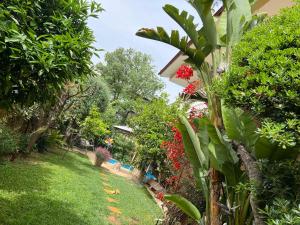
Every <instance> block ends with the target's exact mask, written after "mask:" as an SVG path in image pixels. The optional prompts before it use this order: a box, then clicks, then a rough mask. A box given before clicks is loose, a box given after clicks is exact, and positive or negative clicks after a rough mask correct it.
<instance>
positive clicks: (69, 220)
mask: <svg viewBox="0 0 300 225" xmlns="http://www.w3.org/2000/svg"><path fill="white" fill-rule="evenodd" d="M74 157H77V156H75V155H72V154H70V155H68V156H66V157H65V158H64V159H63V158H62V156H61V155H60V154H57V153H46V154H41V155H37V157H36V159H37V160H35V158H32V159H31V160H24V161H23V160H18V161H16V162H13V163H11V162H7V163H6V164H5V165H0V225H75V224H76V225H91V224H89V223H87V222H86V221H84V216H82V215H78V214H76V212H74V211H73V210H72V209H73V208H74V206H73V205H72V204H70V203H66V202H65V201H59V200H58V199H50V198H48V197H46V196H45V195H46V194H47V193H48V191H49V187H50V183H49V182H51V178H52V177H53V176H55V174H53V171H52V169H51V165H58V166H60V167H63V168H67V169H70V170H72V171H73V172H75V173H77V174H80V175H84V174H85V175H86V174H87V173H86V171H88V170H89V169H90V168H92V166H91V165H89V164H88V161H87V160H85V159H84V157H82V159H81V158H80V159H78V158H77V160H74ZM45 164H47V166H45ZM49 166H50V167H49Z"/></svg>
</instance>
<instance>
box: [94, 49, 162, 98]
mask: <svg viewBox="0 0 300 225" xmlns="http://www.w3.org/2000/svg"><path fill="white" fill-rule="evenodd" d="M97 69H98V70H99V72H100V74H101V76H102V77H103V78H104V80H105V81H106V82H107V83H108V84H109V86H110V89H111V91H112V94H113V100H120V99H134V100H135V99H137V98H146V99H152V98H153V97H155V96H156V94H157V92H158V91H160V90H161V89H162V88H163V84H162V82H161V81H160V80H159V78H158V76H157V75H156V73H155V70H154V67H153V66H152V65H151V57H150V56H149V55H147V54H144V53H142V52H138V51H135V50H133V49H124V48H119V49H116V50H115V51H114V52H109V53H107V54H106V55H105V63H99V64H98V65H97Z"/></svg>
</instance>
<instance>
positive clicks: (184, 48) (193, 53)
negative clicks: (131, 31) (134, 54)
mask: <svg viewBox="0 0 300 225" xmlns="http://www.w3.org/2000/svg"><path fill="white" fill-rule="evenodd" d="M136 35H137V36H139V37H143V38H147V39H151V40H156V41H160V42H163V43H166V44H169V45H171V46H173V47H175V48H177V49H179V50H180V51H181V52H182V53H183V54H185V55H187V56H188V57H189V59H190V61H191V62H192V64H194V65H196V66H201V65H202V63H203V62H204V60H205V58H206V56H207V54H208V53H207V46H204V48H203V49H205V50H206V51H205V52H204V51H203V50H202V49H195V48H192V47H190V44H189V43H188V37H187V36H183V37H180V36H179V33H178V31H172V32H171V36H170V35H169V34H168V33H167V32H166V31H165V30H164V28H162V27H157V29H156V30H155V29H148V28H142V29H140V30H139V31H138V32H137V33H136Z"/></svg>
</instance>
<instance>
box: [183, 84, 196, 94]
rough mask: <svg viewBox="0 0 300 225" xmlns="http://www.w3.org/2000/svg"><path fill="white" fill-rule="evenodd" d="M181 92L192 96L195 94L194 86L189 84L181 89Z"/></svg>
mask: <svg viewBox="0 0 300 225" xmlns="http://www.w3.org/2000/svg"><path fill="white" fill-rule="evenodd" d="M183 92H184V93H186V94H188V95H193V94H195V92H196V86H195V85H194V84H189V85H188V86H186V87H185V88H184V89H183Z"/></svg>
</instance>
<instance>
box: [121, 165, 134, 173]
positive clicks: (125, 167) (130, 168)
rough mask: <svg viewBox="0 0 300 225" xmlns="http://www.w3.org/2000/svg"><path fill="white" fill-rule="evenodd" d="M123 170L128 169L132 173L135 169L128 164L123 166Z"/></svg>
mask: <svg viewBox="0 0 300 225" xmlns="http://www.w3.org/2000/svg"><path fill="white" fill-rule="evenodd" d="M122 168H124V169H127V170H129V171H132V170H133V168H134V167H133V166H131V165H128V164H123V165H122Z"/></svg>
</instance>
